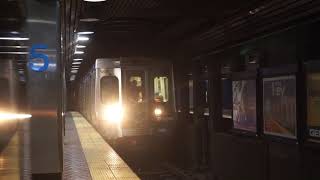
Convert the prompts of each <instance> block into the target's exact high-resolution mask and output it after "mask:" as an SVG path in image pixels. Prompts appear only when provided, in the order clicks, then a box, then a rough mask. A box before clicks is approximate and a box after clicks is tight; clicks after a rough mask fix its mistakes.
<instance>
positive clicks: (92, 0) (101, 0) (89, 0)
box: [84, 0, 106, 2]
mask: <svg viewBox="0 0 320 180" xmlns="http://www.w3.org/2000/svg"><path fill="white" fill-rule="evenodd" d="M84 1H87V2H103V1H106V0H84Z"/></svg>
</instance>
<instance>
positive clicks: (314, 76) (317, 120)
mask: <svg viewBox="0 0 320 180" xmlns="http://www.w3.org/2000/svg"><path fill="white" fill-rule="evenodd" d="M307 78H308V79H307V83H308V99H307V103H308V121H307V122H308V131H309V132H308V133H309V135H310V136H312V137H318V138H319V137H320V73H310V74H308V76H307Z"/></svg>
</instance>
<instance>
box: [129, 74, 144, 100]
mask: <svg viewBox="0 0 320 180" xmlns="http://www.w3.org/2000/svg"><path fill="white" fill-rule="evenodd" d="M128 90H129V91H128V95H129V99H130V100H131V102H138V103H142V102H143V100H144V93H143V90H144V87H143V79H142V77H141V76H130V78H129V89H128Z"/></svg>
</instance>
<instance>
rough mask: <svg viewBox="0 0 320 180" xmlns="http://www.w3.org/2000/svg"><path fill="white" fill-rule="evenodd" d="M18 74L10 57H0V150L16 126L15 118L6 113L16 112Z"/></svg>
mask: <svg viewBox="0 0 320 180" xmlns="http://www.w3.org/2000/svg"><path fill="white" fill-rule="evenodd" d="M17 98H18V76H17V72H16V68H15V63H14V61H13V60H12V59H8V58H1V59H0V152H1V151H2V149H3V148H4V147H5V146H6V145H7V143H8V142H9V140H10V138H11V137H12V135H13V134H14V132H15V130H16V127H17V122H18V121H17V119H13V118H11V117H7V116H9V115H8V114H10V113H15V112H17V109H18V107H17V100H18V99H17Z"/></svg>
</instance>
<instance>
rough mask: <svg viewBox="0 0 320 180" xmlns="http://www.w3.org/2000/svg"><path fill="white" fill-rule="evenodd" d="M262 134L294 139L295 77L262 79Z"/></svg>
mask: <svg viewBox="0 0 320 180" xmlns="http://www.w3.org/2000/svg"><path fill="white" fill-rule="evenodd" d="M263 119H264V133H266V134H271V135H277V136H283V137H289V138H295V137H296V77H295V76H294V75H291V76H280V77H274V78H264V79H263Z"/></svg>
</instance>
